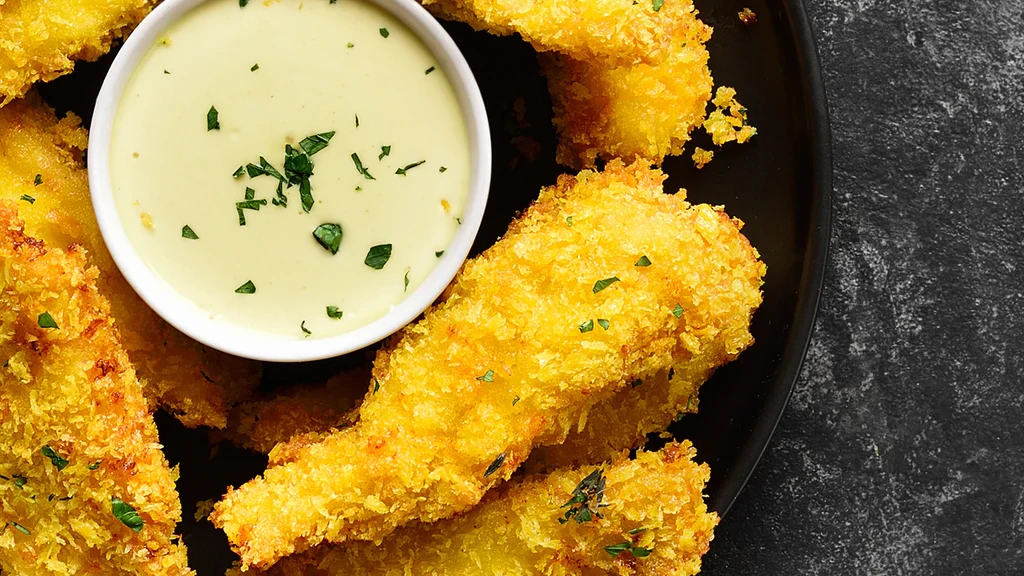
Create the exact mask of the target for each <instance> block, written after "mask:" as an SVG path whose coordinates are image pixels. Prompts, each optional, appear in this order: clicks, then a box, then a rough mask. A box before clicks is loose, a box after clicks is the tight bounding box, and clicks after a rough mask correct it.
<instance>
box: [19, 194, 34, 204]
mask: <svg viewBox="0 0 1024 576" xmlns="http://www.w3.org/2000/svg"><path fill="white" fill-rule="evenodd" d="M19 200H23V201H25V202H28V203H29V204H35V203H36V199H35V198H33V197H31V196H29V195H28V194H22V195H21V198H19Z"/></svg>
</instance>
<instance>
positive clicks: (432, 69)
mask: <svg viewBox="0 0 1024 576" xmlns="http://www.w3.org/2000/svg"><path fill="white" fill-rule="evenodd" d="M434 70H435V68H434V67H433V66H431V67H430V68H427V71H426V72H424V74H430V73H431V72H433V71H434Z"/></svg>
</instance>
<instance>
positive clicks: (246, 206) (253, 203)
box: [235, 198, 267, 226]
mask: <svg viewBox="0 0 1024 576" xmlns="http://www.w3.org/2000/svg"><path fill="white" fill-rule="evenodd" d="M266 205H267V201H266V199H263V198H261V199H259V200H253V199H251V198H250V199H248V200H244V201H242V202H235V211H237V212H238V225H239V226H245V213H244V212H242V210H255V211H257V212H259V211H260V206H266Z"/></svg>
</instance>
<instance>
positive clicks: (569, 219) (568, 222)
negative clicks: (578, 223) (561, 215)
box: [565, 216, 572, 228]
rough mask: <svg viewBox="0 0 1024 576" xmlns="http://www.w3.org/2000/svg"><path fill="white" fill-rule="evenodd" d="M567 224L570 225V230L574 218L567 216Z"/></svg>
mask: <svg viewBox="0 0 1024 576" xmlns="http://www.w3.org/2000/svg"><path fill="white" fill-rule="evenodd" d="M565 223H566V224H568V225H569V228H572V216H566V217H565Z"/></svg>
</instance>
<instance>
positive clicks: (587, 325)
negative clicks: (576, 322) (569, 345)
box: [580, 320, 594, 332]
mask: <svg viewBox="0 0 1024 576" xmlns="http://www.w3.org/2000/svg"><path fill="white" fill-rule="evenodd" d="M593 329H594V321H593V320H587V321H586V322H584V323H583V324H580V332H590V331H591V330H593Z"/></svg>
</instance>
